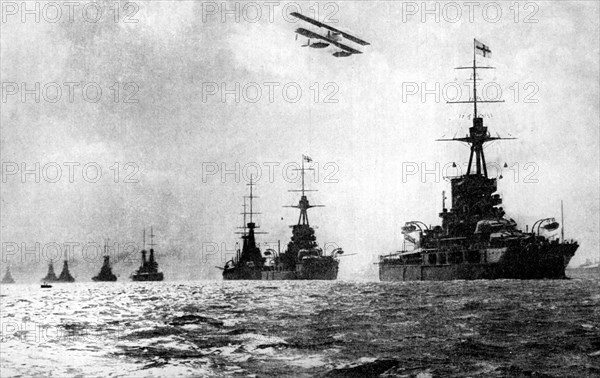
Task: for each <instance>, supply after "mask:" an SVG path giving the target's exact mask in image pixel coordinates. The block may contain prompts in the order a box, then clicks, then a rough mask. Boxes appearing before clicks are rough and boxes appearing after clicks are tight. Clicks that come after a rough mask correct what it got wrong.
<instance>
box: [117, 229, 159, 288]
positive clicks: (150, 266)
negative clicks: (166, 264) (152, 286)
mask: <svg viewBox="0 0 600 378" xmlns="http://www.w3.org/2000/svg"><path fill="white" fill-rule="evenodd" d="M143 243H144V249H142V265H141V266H140V268H139V269H138V270H136V272H135V273H134V274H133V275H131V279H132V280H133V281H162V280H163V279H164V276H163V273H162V272H159V271H158V263H157V262H156V260H154V249H153V248H152V247H154V246H155V245H156V244H154V233H153V230H152V227H150V256H149V258H148V261H146V253H147V252H146V230H144V236H143ZM115 280H116V278H115Z"/></svg>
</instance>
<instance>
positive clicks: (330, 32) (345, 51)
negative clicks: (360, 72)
mask: <svg viewBox="0 0 600 378" xmlns="http://www.w3.org/2000/svg"><path fill="white" fill-rule="evenodd" d="M290 15H291V16H294V17H296V18H298V19H299V20H302V21H305V22H308V23H309V24H313V25H315V26H317V27H319V28H324V29H327V35H321V34H318V33H315V32H313V31H310V30H308V29H304V28H298V29H296V39H298V35H301V36H303V37H306V38H308V41H307V42H306V44H305V45H302V47H312V48H314V49H323V48H325V47H328V46H330V45H333V46H335V47H337V48H338V49H340V50H339V51H336V52H334V53H333V54H332V55H333V56H335V57H336V58H342V57H347V56H350V55H353V54H362V51H359V50H356V49H354V48H352V47H350V46H348V45H345V44H343V43H342V41H343V40H344V39H346V40H348V41H351V42H354V43H357V44H359V45H362V46H367V45H370V43H369V42H366V41H363V40H362V39H360V38H357V37H355V36H353V35H351V34H348V33H346V32H343V31H341V30H338V29H336V28H334V27H332V26H329V25H327V24H324V23H322V22H319V21H317V20H314V19H312V18H310V17H307V16H305V15H303V14H300V13H298V12H292V13H290ZM311 39H317V40H319V41H318V42H313V43H311Z"/></svg>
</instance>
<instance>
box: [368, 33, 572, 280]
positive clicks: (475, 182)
mask: <svg viewBox="0 0 600 378" xmlns="http://www.w3.org/2000/svg"><path fill="white" fill-rule="evenodd" d="M473 49H474V53H473V66H472V67H458V68H457V69H468V70H472V78H471V79H472V81H473V95H472V96H473V97H472V98H471V99H469V100H468V101H455V102H454V103H472V104H473V107H474V111H473V120H472V122H473V125H472V127H470V128H469V134H467V135H466V136H465V137H463V138H452V139H440V140H441V141H458V142H462V143H466V144H468V145H469V147H470V156H469V163H468V168H467V172H466V174H464V175H460V176H455V177H449V178H448V179H449V181H450V185H451V196H452V198H451V201H452V204H451V206H452V207H451V208H450V209H447V208H446V205H445V200H446V197H445V193H442V212H441V213H439V216H440V218H442V225H441V226H435V227H433V228H431V227H428V226H427V225H426V224H425V223H423V222H421V221H409V222H406V223H405V225H404V226H403V227H402V229H401V231H402V234H403V235H404V240H405V248H404V249H403V250H402V251H399V252H395V253H389V254H386V255H382V256H379V262H378V264H379V278H380V280H381V281H419V280H431V281H446V280H475V279H562V278H566V276H565V268H566V266H567V265H568V263H569V261H570V260H571V258H572V257H573V255H574V254H575V251H576V250H577V248H578V247H579V245H578V244H577V242H575V241H565V240H564V225H562V224H561V225H559V223H558V222H557V221H556V220H555V219H554V218H543V219H540V220H538V221H536V222H535V223H534V224H533V226H532V229H531V232H529V231H528V230H527V228H526V231H525V232H523V231H522V230H519V229H518V228H517V224H516V222H515V221H514V220H512V219H507V218H506V217H505V212H504V210H503V208H502V207H500V205H501V204H502V199H501V198H500V195H499V194H497V193H496V192H497V182H496V178H490V177H488V172H487V168H486V163H485V156H484V144H485V143H487V142H491V141H496V140H501V139H514V138H502V137H500V136H497V137H495V136H491V135H490V133H489V132H488V128H487V127H485V126H484V124H483V118H482V117H480V116H479V115H478V113H477V104H478V103H481V102H502V101H501V100H493V101H484V100H479V99H478V97H477V81H478V80H479V79H478V76H477V69H478V68H481V69H491V68H493V67H477V59H476V54H479V55H483V56H484V57H487V56H489V54H490V53H491V50H490V49H489V47H488V46H486V45H484V44H482V43H480V42H479V41H477V40H474V46H473ZM473 158H475V160H473ZM561 212H562V206H561ZM561 222H562V219H561ZM563 223H564V222H563ZM559 227H561V235H562V237H561V240H558V239H557V238H552V237H546V236H544V235H543V233H544V232H546V231H555V230H557V229H558V228H559ZM407 244H408V245H409V246H412V248H409V247H407Z"/></svg>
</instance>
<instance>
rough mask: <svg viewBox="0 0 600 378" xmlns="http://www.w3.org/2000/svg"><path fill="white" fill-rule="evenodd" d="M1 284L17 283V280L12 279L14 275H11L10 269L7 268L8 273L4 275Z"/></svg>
mask: <svg viewBox="0 0 600 378" xmlns="http://www.w3.org/2000/svg"><path fill="white" fill-rule="evenodd" d="M1 283H3V284H13V283H15V280H14V279H13V277H12V274H10V267H8V266H7V267H6V272H5V273H4V277H2V281H1Z"/></svg>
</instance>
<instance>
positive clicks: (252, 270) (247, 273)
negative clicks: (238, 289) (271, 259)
mask: <svg viewBox="0 0 600 378" xmlns="http://www.w3.org/2000/svg"><path fill="white" fill-rule="evenodd" d="M255 185H256V184H254V182H253V178H252V176H251V177H250V183H249V184H248V186H250V195H249V196H247V197H244V212H243V215H244V224H243V226H242V227H241V228H242V231H241V234H242V237H241V239H242V249H241V250H240V249H237V250H236V255H235V257H234V258H233V259H231V260H229V261H227V262H226V263H225V267H224V268H222V269H223V279H224V280H260V279H262V271H263V268H264V264H265V260H266V259H265V258H264V257H263V256H262V254H261V252H260V249H259V247H258V246H257V245H256V239H255V234H257V233H258V232H256V231H255V229H256V228H257V226H256V224H255V223H254V214H255V213H254V209H253V200H254V198H256V197H255V196H254V194H253V193H254V192H253V187H254V186H255ZM246 199H249V200H250V201H249V202H250V212H247V211H246ZM248 216H249V217H250V222H248V223H246V220H247V217H248ZM219 269H221V268H219Z"/></svg>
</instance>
